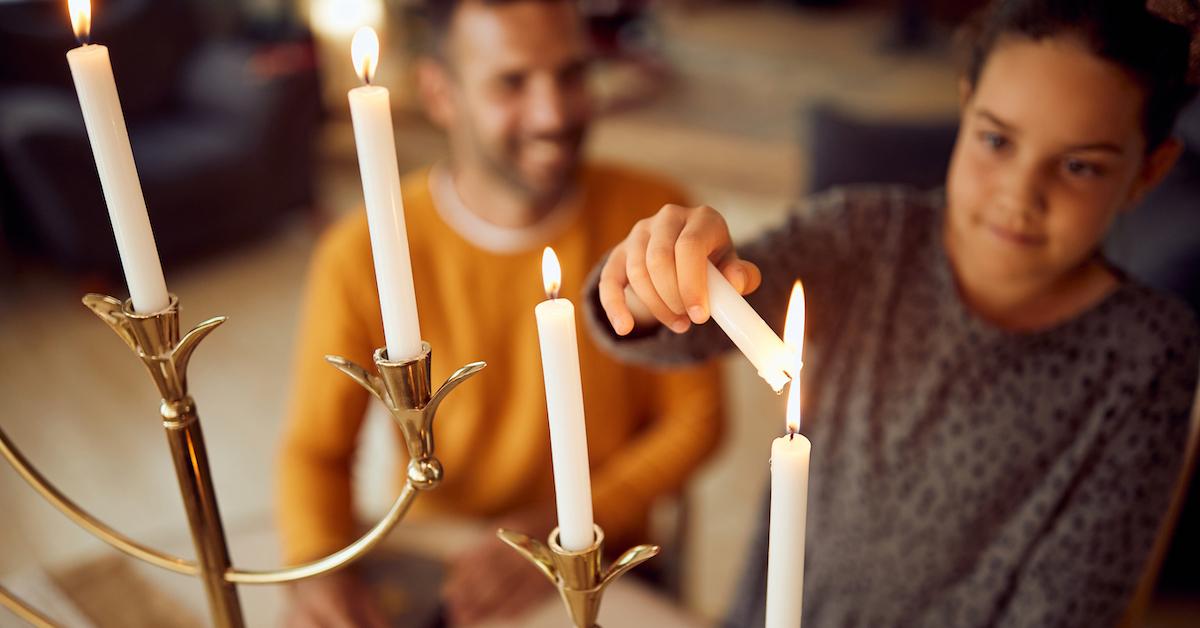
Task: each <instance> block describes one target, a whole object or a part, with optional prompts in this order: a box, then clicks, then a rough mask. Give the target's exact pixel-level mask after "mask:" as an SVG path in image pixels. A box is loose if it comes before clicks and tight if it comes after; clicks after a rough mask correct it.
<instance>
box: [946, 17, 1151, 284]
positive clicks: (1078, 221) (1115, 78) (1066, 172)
mask: <svg viewBox="0 0 1200 628" xmlns="http://www.w3.org/2000/svg"><path fill="white" fill-rule="evenodd" d="M1142 106H1143V103H1142V92H1141V89H1140V88H1139V87H1138V86H1137V85H1136V83H1134V80H1133V79H1132V78H1131V77H1130V76H1128V75H1126V74H1125V73H1124V72H1123V71H1122V70H1121V69H1120V68H1118V67H1117V66H1115V65H1112V64H1110V63H1108V62H1106V61H1104V60H1102V59H1099V58H1098V57H1096V56H1095V55H1093V54H1092V53H1090V52H1089V51H1087V50H1086V49H1085V48H1084V47H1083V45H1082V44H1081V43H1079V42H1077V41H1075V40H1074V39H1072V38H1069V37H1068V38H1050V39H1046V40H1043V41H1036V42H1035V41H1032V40H1026V39H1010V40H1002V41H1001V42H999V43H997V45H996V47H995V49H994V50H993V51H992V53H991V55H990V57H989V58H988V61H987V64H986V66H985V67H984V69H983V71H982V72H981V74H980V77H979V80H978V83H977V85H976V86H975V88H974V89H973V90H971V91H970V92H969V93H967V92H965V99H964V107H963V115H962V122H961V126H960V128H959V134H958V142H957V145H956V147H955V150H954V157H953V159H952V161H951V165H950V172H949V176H948V180H947V199H948V206H949V213H948V220H947V224H946V236H947V241H948V244H950V246H951V248H952V250H953V251H954V252H955V254H956V255H955V259H956V262H957V263H959V264H967V265H968V266H969V267H970V270H971V271H972V272H973V273H975V274H976V275H979V276H987V277H990V278H992V279H993V280H996V281H1006V280H1025V281H1028V280H1033V281H1039V282H1041V281H1051V280H1054V279H1055V278H1056V277H1060V276H1062V275H1063V274H1064V273H1066V272H1068V271H1070V270H1071V269H1072V268H1076V267H1078V266H1079V265H1080V264H1082V263H1083V262H1085V261H1086V260H1088V259H1090V257H1091V256H1092V255H1093V254H1094V252H1095V250H1096V249H1097V247H1098V246H1099V244H1100V242H1101V240H1102V239H1103V238H1104V235H1105V233H1106V232H1107V231H1108V228H1109V226H1110V225H1111V224H1112V221H1113V219H1114V217H1115V216H1116V215H1117V213H1118V212H1120V211H1122V210H1123V209H1125V208H1127V207H1129V206H1130V205H1132V203H1133V202H1134V201H1135V200H1136V198H1137V196H1138V195H1139V194H1140V191H1141V190H1142V188H1143V187H1144V186H1143V183H1144V181H1143V179H1144V175H1145V172H1144V165H1145V163H1146V160H1145V141H1144V139H1143V134H1142V129H1141V122H1140V116H1141V111H1142Z"/></svg>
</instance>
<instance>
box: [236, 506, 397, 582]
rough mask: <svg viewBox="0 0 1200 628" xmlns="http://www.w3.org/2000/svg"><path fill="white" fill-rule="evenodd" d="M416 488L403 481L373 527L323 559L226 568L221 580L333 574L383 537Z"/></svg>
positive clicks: (293, 578)
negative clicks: (260, 568)
mask: <svg viewBox="0 0 1200 628" xmlns="http://www.w3.org/2000/svg"><path fill="white" fill-rule="evenodd" d="M417 490H418V489H417V488H416V487H415V486H413V484H412V482H405V483H404V488H403V489H401V491H400V495H398V496H397V497H396V501H395V502H393V503H392V507H391V508H389V509H388V512H387V514H386V515H384V517H383V519H381V520H380V521H379V523H376V524H375V526H374V527H373V528H371V529H370V530H369V531H368V532H367V533H366V534H364V535H362V537H360V538H359V539H358V540H357V541H355V542H353V543H351V544H350V545H347V546H346V547H344V548H342V549H340V550H338V551H336V552H334V553H332V554H330V555H328V556H326V557H324V558H318V559H317V560H314V561H312V562H310V563H305V564H303V565H296V566H295V567H288V568H285V569H274V570H270V571H244V570H240V569H230V570H229V571H227V572H226V573H225V580H226V581H228V582H232V583H235V584H283V583H286V582H296V581H298V580H304V579H306V578H312V577H315V576H320V575H324V574H327V573H333V572H335V571H337V570H339V569H342V568H344V567H346V566H347V565H349V564H350V563H352V562H354V561H356V560H358V559H359V558H362V557H363V555H365V554H366V553H368V552H370V551H371V550H372V549H375V546H377V545H379V543H380V542H382V541H383V540H384V539H385V538H387V535H388V533H390V532H391V531H392V529H393V528H395V527H396V525H397V524H399V523H400V521H401V520H402V519H404V515H405V513H407V512H408V509H409V507H410V506H412V503H413V500H414V499H415V498H416V496H417Z"/></svg>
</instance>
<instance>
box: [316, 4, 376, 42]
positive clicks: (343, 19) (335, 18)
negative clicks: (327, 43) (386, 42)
mask: <svg viewBox="0 0 1200 628" xmlns="http://www.w3.org/2000/svg"><path fill="white" fill-rule="evenodd" d="M308 12H309V23H310V24H312V27H313V30H314V31H316V32H317V33H318V34H320V35H322V36H325V37H335V38H342V37H346V36H347V35H349V34H350V33H352V32H354V29H356V28H358V27H360V26H362V25H364V24H366V25H368V26H382V25H383V22H384V17H385V14H384V6H383V2H382V1H381V0H312V2H310V3H309V6H308ZM343 41H345V40H343Z"/></svg>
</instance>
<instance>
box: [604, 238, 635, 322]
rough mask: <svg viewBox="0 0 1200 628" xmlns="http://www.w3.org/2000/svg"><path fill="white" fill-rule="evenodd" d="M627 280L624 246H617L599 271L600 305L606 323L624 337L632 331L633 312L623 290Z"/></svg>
mask: <svg viewBox="0 0 1200 628" xmlns="http://www.w3.org/2000/svg"><path fill="white" fill-rule="evenodd" d="M628 287H629V278H628V277H627V276H626V275H625V245H624V244H619V245H617V247H616V248H614V249H613V250H612V253H610V254H609V256H608V260H607V261H605V262H604V268H602V269H600V283H599V285H598V289H599V291H600V305H601V306H603V307H604V313H605V314H607V315H608V322H609V324H610V325H612V328H613V331H615V332H617V335H619V336H624V335H625V334H628V333H629V332H631V331H633V312H631V311H630V309H629V304H628V302H627V301H626V300H625V289H626V288H628Z"/></svg>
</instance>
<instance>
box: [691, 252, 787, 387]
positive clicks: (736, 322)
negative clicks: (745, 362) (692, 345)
mask: <svg viewBox="0 0 1200 628" xmlns="http://www.w3.org/2000/svg"><path fill="white" fill-rule="evenodd" d="M707 286H708V307H709V311H710V312H711V313H712V318H713V320H714V321H716V322H717V325H720V327H721V329H722V330H723V331H724V332H725V334H726V335H727V336H729V339H730V340H732V341H733V344H734V345H736V346H737V348H738V349H741V351H742V353H744V354H746V357H747V358H749V360H750V363H751V364H753V365H754V368H756V369H758V376H759V377H761V378H763V379H764V380H766V381H767V383H768V384H770V386H771V388H772V389H773V390H774V391H775V392H779V391H780V390H783V387H784V385H786V384H787V383H788V380H789V379H791V375H790V371H791V366H792V365H791V364H789V363H788V360H789V355H790V353H789V352H788V350H787V347H785V346H784V343H783V341H782V340H780V339H779V336H778V335H776V334H775V332H774V331H771V327H770V326H769V325H767V323H766V321H764V320H763V319H762V317H761V316H759V315H758V313H757V312H755V311H754V308H752V307H750V304H749V303H747V302H746V299H744V298H743V297H742V295H740V294H738V291H737V290H735V289H734V287H733V286H732V285H730V283H729V281H728V280H726V279H725V276H724V275H722V274H721V271H719V270H717V267H716V266H713V264H712V262H709V263H708V277H707Z"/></svg>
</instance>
